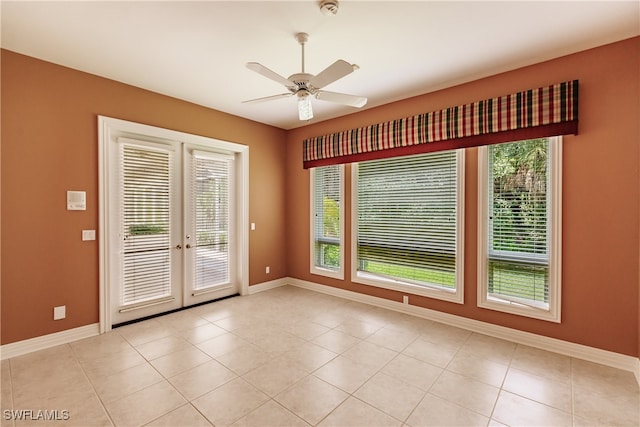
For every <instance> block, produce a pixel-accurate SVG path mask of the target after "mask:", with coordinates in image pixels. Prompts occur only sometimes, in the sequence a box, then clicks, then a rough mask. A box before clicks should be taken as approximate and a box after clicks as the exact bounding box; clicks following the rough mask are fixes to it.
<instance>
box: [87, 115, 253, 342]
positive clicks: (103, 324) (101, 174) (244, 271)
mask: <svg viewBox="0 0 640 427" xmlns="http://www.w3.org/2000/svg"><path fill="white" fill-rule="evenodd" d="M120 136H125V137H134V138H135V137H136V136H138V137H144V138H145V139H147V140H151V141H153V140H154V139H158V140H173V141H181V142H184V143H186V144H192V145H195V146H201V147H204V148H209V149H218V150H225V151H230V152H233V153H235V155H236V159H237V163H236V183H237V184H236V195H237V199H236V201H237V214H238V218H237V221H236V230H234V232H235V233H236V238H237V245H238V248H237V249H238V254H239V255H238V259H237V277H238V280H239V282H240V295H247V294H248V293H249V232H248V224H249V147H248V146H246V145H242V144H237V143H234V142H228V141H222V140H218V139H214V138H209V137H204V136H199V135H193V134H189V133H184V132H179V131H174V130H170V129H164V128H159V127H155V126H149V125H143V124H140V123H134V122H129V121H126V120H120V119H114V118H111V117H105V116H98V216H99V227H98V236H99V239H98V248H99V296H100V301H99V304H100V333H104V332H108V331H110V330H111V310H110V293H109V289H108V286H109V283H110V282H109V280H108V279H109V277H108V276H109V274H110V273H109V271H108V268H107V262H106V261H107V255H108V254H109V247H108V246H109V239H108V238H107V236H109V235H110V234H109V233H110V232H111V231H110V230H109V229H108V227H109V217H108V216H109V212H108V206H109V203H108V201H109V197H110V194H108V192H109V187H108V185H107V184H108V182H107V180H106V179H105V178H106V173H107V172H106V171H107V161H108V154H109V151H108V150H109V142H110V141H111V140H112V139H113V138H117V137H120Z"/></svg>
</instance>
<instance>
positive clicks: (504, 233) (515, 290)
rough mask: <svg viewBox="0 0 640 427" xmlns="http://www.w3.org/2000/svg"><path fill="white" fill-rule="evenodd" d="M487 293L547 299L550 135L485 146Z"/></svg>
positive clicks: (540, 303) (532, 300)
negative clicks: (487, 189)
mask: <svg viewBox="0 0 640 427" xmlns="http://www.w3.org/2000/svg"><path fill="white" fill-rule="evenodd" d="M488 151H489V183H488V188H489V215H488V221H489V223H488V237H489V238H488V245H489V247H488V256H489V265H488V275H489V277H488V283H489V294H492V295H494V296H498V297H500V298H503V299H512V300H514V301H516V302H520V303H525V304H532V305H535V306H544V305H545V304H547V303H548V301H549V268H548V266H549V212H550V211H549V200H550V197H549V196H550V194H549V191H548V190H549V188H550V185H549V173H548V172H549V170H548V169H549V156H548V152H549V141H548V140H547V139H535V140H529V141H520V142H515V143H509V144H499V145H493V146H491V147H489V150H488Z"/></svg>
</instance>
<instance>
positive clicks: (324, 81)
mask: <svg viewBox="0 0 640 427" xmlns="http://www.w3.org/2000/svg"><path fill="white" fill-rule="evenodd" d="M353 70H354V67H353V65H351V64H349V63H348V62H347V61H343V60H342V59H338V60H337V61H336V62H334V63H333V64H331V65H329V66H328V67H327V68H325V69H324V70H322V71H321V72H320V74H318V75H317V76H315V77H312V78H311V80H309V84H310V85H311V86H313V87H315V88H316V89H321V88H323V87H325V86H327V85H328V84H331V83H333V82H335V81H336V80H338V79H341V78H343V77H344V76H346V75H347V74H351V73H353Z"/></svg>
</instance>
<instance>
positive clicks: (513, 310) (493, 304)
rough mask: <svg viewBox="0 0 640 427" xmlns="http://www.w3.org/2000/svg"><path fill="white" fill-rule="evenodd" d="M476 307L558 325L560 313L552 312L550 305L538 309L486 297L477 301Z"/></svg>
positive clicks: (557, 311)
mask: <svg viewBox="0 0 640 427" xmlns="http://www.w3.org/2000/svg"><path fill="white" fill-rule="evenodd" d="M478 307H480V308H485V309H487V310H494V311H501V312H503V313H509V314H515V315H517V316H523V317H531V318H533V319H538V320H545V321H547V322H554V323H560V311H559V310H553V309H552V306H551V305H549V308H538V307H533V306H528V305H524V304H518V303H517V302H513V301H508V300H503V299H500V298H495V297H486V298H484V299H482V300H479V301H478Z"/></svg>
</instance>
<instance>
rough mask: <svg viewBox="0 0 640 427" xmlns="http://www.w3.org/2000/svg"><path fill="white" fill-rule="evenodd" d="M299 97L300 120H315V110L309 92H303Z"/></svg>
mask: <svg viewBox="0 0 640 427" xmlns="http://www.w3.org/2000/svg"><path fill="white" fill-rule="evenodd" d="M297 95H298V118H299V119H300V120H311V119H312V118H313V109H312V108H311V97H310V96H309V92H307V91H306V90H301V91H299V92H298V93H297Z"/></svg>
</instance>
